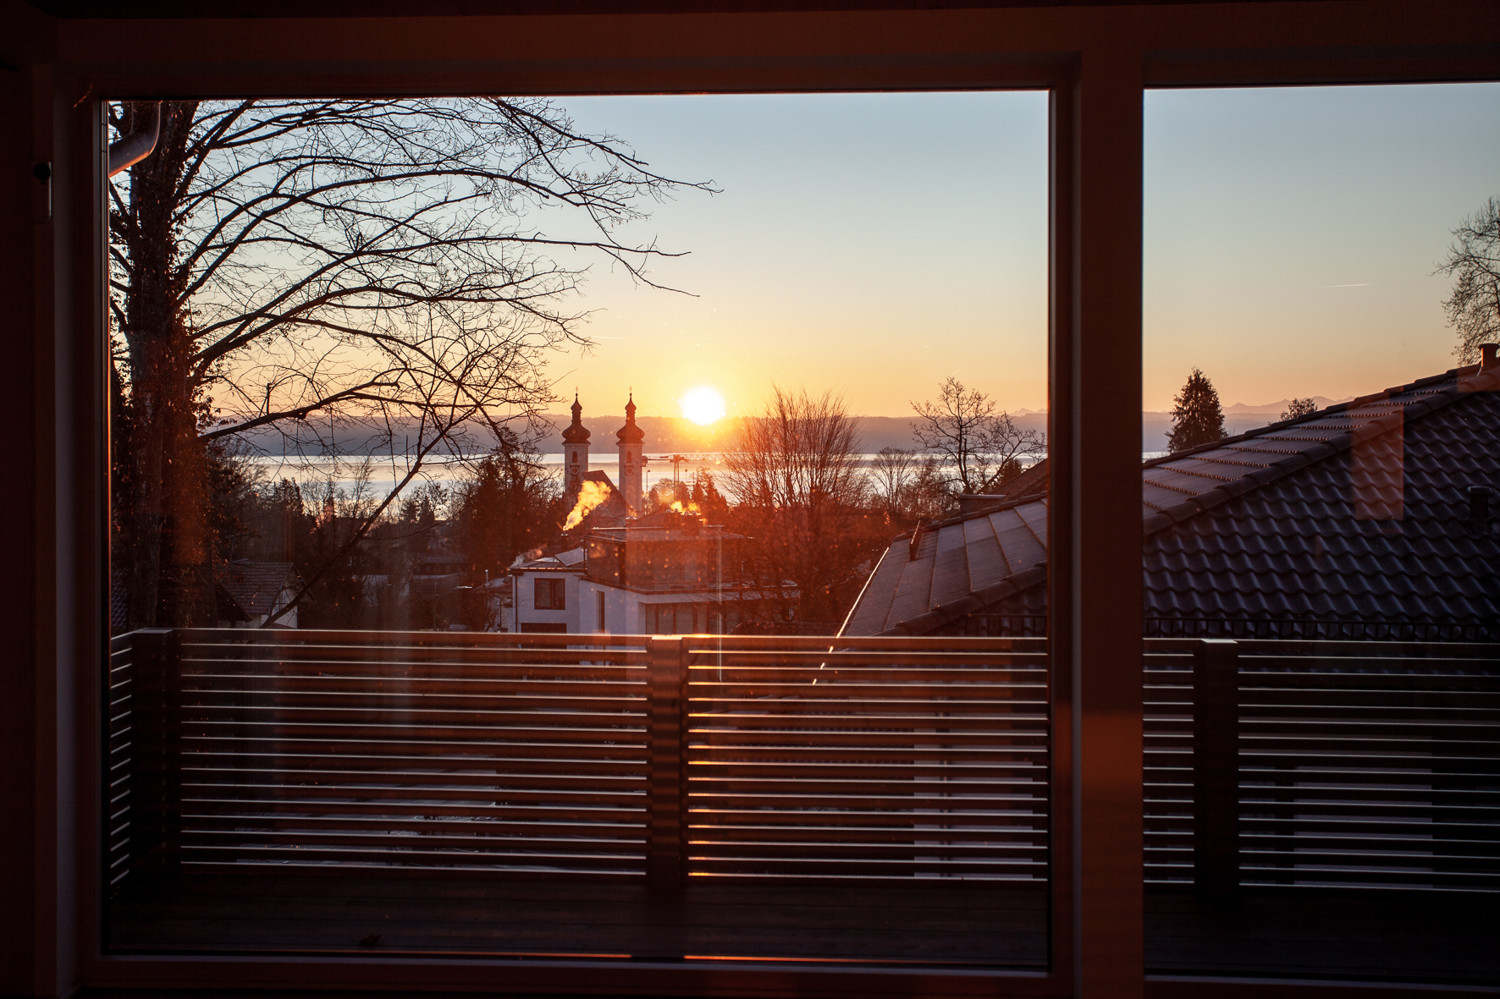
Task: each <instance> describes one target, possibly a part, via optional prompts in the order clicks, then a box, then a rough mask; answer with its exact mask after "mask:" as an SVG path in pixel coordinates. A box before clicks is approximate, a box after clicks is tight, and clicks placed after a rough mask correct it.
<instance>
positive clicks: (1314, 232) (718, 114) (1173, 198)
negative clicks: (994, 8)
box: [550, 84, 1500, 416]
mask: <svg viewBox="0 0 1500 999" xmlns="http://www.w3.org/2000/svg"><path fill="white" fill-rule="evenodd" d="M563 103H564V105H565V106H567V107H568V108H569V109H570V110H571V111H572V112H573V113H574V114H575V116H576V117H577V119H578V122H579V124H580V125H581V126H582V127H584V128H586V129H591V130H593V129H596V130H600V131H607V132H610V133H612V134H615V135H618V136H620V137H622V138H625V139H627V140H628V141H629V142H630V143H632V144H633V145H634V146H635V147H636V149H637V150H638V151H639V152H640V153H641V154H642V155H643V156H645V157H646V158H647V159H649V160H650V161H651V163H652V165H653V166H654V167H656V168H658V169H660V170H663V171H665V172H667V173H669V174H672V175H675V176H680V177H684V178H687V179H692V180H712V181H713V182H714V184H715V185H716V186H717V187H719V188H720V189H721V190H722V192H723V193H721V194H718V195H715V196H712V197H710V196H707V195H702V194H699V193H697V192H688V193H687V194H685V195H683V196H682V197H681V198H680V199H679V200H677V201H671V202H667V203H664V204H662V205H660V206H658V207H657V208H656V209H655V211H654V214H653V217H652V218H651V219H650V220H648V221H647V222H646V223H645V224H644V225H645V226H646V228H645V229H641V230H639V231H638V232H637V233H636V234H635V237H636V238H644V239H650V238H652V237H653V236H654V237H655V238H657V239H658V240H659V241H660V243H661V245H662V246H664V247H666V248H668V249H673V250H678V249H681V250H687V251H690V252H689V255H688V256H686V257H683V258H679V259H674V260H668V261H663V262H661V263H660V264H659V265H658V266H657V267H656V268H655V270H654V271H653V275H654V277H655V279H656V280H659V281H661V282H664V283H666V284H669V285H671V286H673V287H676V288H681V289H684V290H686V291H688V292H690V293H691V294H690V295H687V294H674V293H671V292H665V291H660V290H656V289H651V288H645V287H632V286H631V284H630V283H629V282H628V281H627V280H626V279H625V278H624V277H623V276H622V275H619V274H612V273H609V272H607V271H601V270H597V269H596V270H595V271H594V272H593V273H591V275H590V277H589V280H588V283H587V285H586V287H585V292H584V297H583V299H582V300H581V303H582V305H583V306H584V307H586V308H589V309H592V310H595V311H594V314H593V316H592V318H591V321H590V325H589V332H590V334H591V335H592V336H593V337H594V338H595V340H596V346H595V349H594V350H593V351H592V352H591V353H589V354H586V355H581V356H579V355H574V356H568V357H559V358H557V359H556V360H555V361H554V362H553V364H552V367H551V371H550V373H551V377H552V378H553V379H554V380H555V383H556V385H557V389H558V393H559V394H560V395H566V396H567V397H568V398H569V399H571V396H572V392H573V390H574V388H577V389H578V390H579V391H580V392H581V393H583V395H584V397H585V404H586V406H587V407H588V408H589V409H590V410H591V411H594V412H605V411H608V412H618V411H619V410H620V409H621V408H622V407H623V402H624V397H625V393H626V391H628V390H629V389H633V390H634V392H635V397H636V401H637V403H638V404H639V405H640V406H641V411H642V412H643V413H662V414H668V413H670V414H676V413H677V412H678V407H677V400H678V399H680V398H681V397H682V396H683V394H684V393H685V392H686V391H687V390H688V389H689V388H691V387H693V386H695V385H700V384H702V385H711V386H714V387H716V388H717V389H718V390H719V391H720V392H721V393H722V394H723V396H724V398H725V400H726V403H727V406H728V411H729V412H730V413H731V414H734V413H743V412H746V411H747V410H754V409H755V408H756V407H758V406H759V405H760V404H761V403H762V401H763V400H764V398H765V396H766V395H767V394H768V393H769V390H770V386H771V384H772V383H776V384H780V385H783V386H791V387H796V386H804V387H806V388H807V389H808V390H809V391H812V392H821V391H823V390H825V389H833V390H834V391H836V392H840V393H841V394H842V395H843V396H844V398H845V400H846V403H847V404H848V407H849V409H850V411H851V412H854V413H859V414H868V415H890V416H901V415H906V414H907V413H909V412H910V403H911V401H912V400H914V399H921V398H926V397H928V396H931V395H933V394H934V393H935V392H936V389H937V385H938V383H939V382H940V381H941V380H942V379H943V378H944V377H946V376H947V375H950V374H952V375H956V376H958V377H959V378H960V379H962V380H963V381H965V382H966V383H968V384H970V385H973V386H975V387H978V388H981V389H982V390H984V391H986V392H989V393H990V394H991V395H992V396H993V397H994V398H995V399H996V400H997V402H998V403H999V404H1000V406H1001V407H1003V408H1006V409H1010V410H1012V411H1015V410H1023V409H1042V408H1045V405H1046V386H1045V378H1046V300H1045V295H1046V266H1045V258H1046V214H1045V204H1046V174H1045V145H1046V102H1045V98H1044V97H1043V96H1042V95H1039V94H946V95H944V94H922V95H914V94H896V95H889V94H887V95H879V94H877V95H820V96H760V97H710V98H703V97H656V98H592V99H582V100H580V99H569V100H566V101H563ZM1146 125H1147V150H1146V191H1145V196H1146V217H1145V233H1146V242H1145V253H1146V274H1145V281H1144V290H1145V313H1144V317H1143V318H1144V323H1145V330H1146V332H1145V342H1144V350H1145V367H1146V376H1145V382H1144V385H1143V392H1144V403H1145V408H1147V409H1166V408H1170V406H1171V397H1172V395H1173V394H1174V392H1175V391H1176V390H1177V388H1178V387H1180V386H1181V384H1182V382H1183V380H1184V379H1185V378H1186V375H1187V372H1188V371H1189V369H1191V368H1192V367H1193V366H1195V365H1196V366H1198V367H1200V368H1202V369H1203V370H1204V372H1205V373H1207V374H1208V375H1209V376H1210V377H1211V378H1212V379H1213V380H1214V383H1215V384H1216V386H1217V387H1218V389H1219V393H1220V396H1221V398H1222V399H1223V401H1224V402H1225V403H1226V404H1231V403H1234V402H1245V403H1265V402H1274V401H1277V400H1280V399H1284V398H1288V397H1292V396H1316V395H1321V396H1326V397H1329V398H1335V399H1337V398H1343V397H1347V396H1350V395H1355V394H1362V393H1366V392H1371V391H1375V390H1377V389H1380V388H1383V387H1386V386H1387V385H1390V384H1395V383H1398V382H1401V381H1405V380H1409V379H1411V378H1415V377H1420V376H1422V375H1426V374H1432V373H1435V372H1437V371H1440V370H1443V369H1445V368H1447V367H1449V366H1451V365H1452V363H1453V359H1452V357H1451V345H1452V334H1451V331H1449V330H1448V329H1447V327H1446V325H1445V323H1444V318H1443V314H1442V310H1441V306H1440V304H1439V303H1440V300H1441V299H1442V298H1443V296H1444V295H1445V294H1446V291H1447V287H1448V281H1447V279H1446V278H1444V277H1442V276H1441V275H1434V274H1433V270H1434V268H1435V267H1436V265H1437V264H1438V262H1439V261H1440V260H1441V259H1442V257H1443V255H1444V254H1445V252H1446V248H1447V245H1448V242H1449V240H1450V238H1451V237H1450V230H1451V229H1452V227H1453V226H1455V225H1456V224H1458V222H1459V220H1460V218H1461V217H1462V216H1464V215H1465V214H1468V213H1470V212H1473V211H1474V210H1476V209H1477V208H1478V207H1479V206H1480V205H1481V204H1482V203H1483V201H1484V199H1485V198H1486V197H1488V196H1490V195H1491V194H1496V193H1500V181H1497V180H1496V178H1495V176H1494V171H1493V164H1494V163H1495V162H1497V161H1500V86H1497V85H1494V84H1484V85H1472V86H1462V87H1457V86H1444V87H1401V88H1325V89H1321V90H1308V89H1301V90H1280V91H1278V90H1258V91H1233V90H1231V91H1217V92H1203V91H1173V92H1159V93H1153V94H1151V95H1149V97H1148V101H1147V109H1146ZM617 396H618V398H616V397H617Z"/></svg>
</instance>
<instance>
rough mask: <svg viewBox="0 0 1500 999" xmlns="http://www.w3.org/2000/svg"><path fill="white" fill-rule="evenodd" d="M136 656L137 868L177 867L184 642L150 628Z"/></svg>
mask: <svg viewBox="0 0 1500 999" xmlns="http://www.w3.org/2000/svg"><path fill="white" fill-rule="evenodd" d="M131 655H132V657H133V659H134V660H135V669H136V696H135V697H134V698H133V699H132V700H133V708H132V714H133V715H134V716H135V723H134V726H133V727H134V729H135V738H136V746H137V755H136V760H137V766H138V769H137V774H136V777H137V780H136V789H137V791H138V792H139V797H138V798H137V800H136V801H135V802H134V803H133V806H134V807H133V808H132V812H133V813H134V814H135V816H136V829H135V831H134V834H133V835H132V836H131V841H132V843H133V846H132V849H131V854H132V855H133V866H135V865H141V866H144V867H146V868H148V869H151V870H156V871H161V870H169V869H175V868H176V867H177V864H178V861H179V856H178V854H179V850H180V847H181V844H182V643H181V640H180V638H179V636H178V634H177V632H175V631H171V630H167V629H158V628H151V629H145V630H142V631H138V632H136V633H135V635H134V636H132V639H131Z"/></svg>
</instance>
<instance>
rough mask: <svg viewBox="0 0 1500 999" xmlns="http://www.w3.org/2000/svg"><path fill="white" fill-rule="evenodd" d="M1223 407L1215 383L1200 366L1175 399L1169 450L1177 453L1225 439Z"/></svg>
mask: <svg viewBox="0 0 1500 999" xmlns="http://www.w3.org/2000/svg"><path fill="white" fill-rule="evenodd" d="M1227 436H1228V434H1226V433H1225V432H1224V410H1223V407H1221V406H1220V405H1219V393H1218V392H1217V391H1215V390H1214V383H1213V382H1211V381H1209V380H1208V376H1207V375H1205V374H1204V373H1203V372H1202V371H1199V370H1198V369H1197V368H1194V369H1193V373H1192V374H1190V375H1188V380H1187V384H1186V385H1184V386H1183V387H1182V391H1181V392H1179V393H1178V394H1177V397H1176V398H1175V399H1173V400H1172V429H1171V431H1169V432H1168V434H1167V450H1168V451H1171V452H1173V453H1174V454H1175V453H1176V452H1178V451H1186V450H1187V449H1188V448H1194V447H1197V446H1198V445H1200V444H1211V443H1213V442H1214V441H1217V440H1222V439H1223V438H1224V437H1227Z"/></svg>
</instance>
